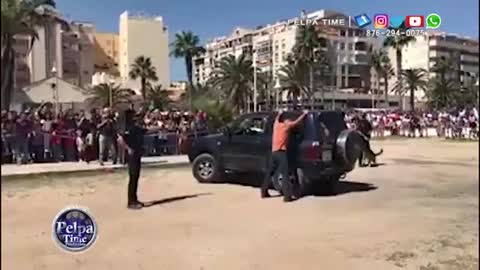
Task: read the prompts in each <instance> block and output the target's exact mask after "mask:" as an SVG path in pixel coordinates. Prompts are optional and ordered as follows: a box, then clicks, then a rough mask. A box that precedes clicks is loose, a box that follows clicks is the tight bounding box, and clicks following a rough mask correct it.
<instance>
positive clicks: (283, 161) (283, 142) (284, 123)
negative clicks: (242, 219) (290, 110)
mask: <svg viewBox="0 0 480 270" xmlns="http://www.w3.org/2000/svg"><path fill="white" fill-rule="evenodd" d="M307 113H308V111H304V113H303V114H302V115H301V116H300V117H298V118H297V119H296V120H295V121H291V120H287V119H286V117H285V113H284V112H283V111H280V112H279V113H278V114H277V116H276V118H275V122H274V124H273V135H272V156H271V158H270V164H269V165H268V169H267V174H266V175H265V179H264V180H263V184H262V187H261V197H262V198H267V197H270V194H269V193H268V188H269V187H270V184H271V181H272V176H273V175H275V174H276V173H277V172H279V173H280V174H281V175H282V177H283V178H282V192H283V201H284V202H290V201H292V200H293V194H292V193H293V183H292V182H291V181H290V177H289V168H288V157H287V143H288V136H289V132H290V130H291V129H292V128H294V127H295V126H297V125H298V124H299V123H300V122H302V120H303V118H304V117H305V116H306V115H307Z"/></svg>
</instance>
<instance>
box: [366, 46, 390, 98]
mask: <svg viewBox="0 0 480 270" xmlns="http://www.w3.org/2000/svg"><path fill="white" fill-rule="evenodd" d="M370 62H371V64H372V67H373V70H374V71H375V74H376V75H377V76H376V80H375V87H374V88H375V90H377V91H378V90H380V89H379V88H380V87H379V85H380V79H381V78H382V73H383V68H384V66H385V64H387V63H390V59H389V58H388V55H387V53H386V52H385V50H375V51H373V53H372V54H370Z"/></svg>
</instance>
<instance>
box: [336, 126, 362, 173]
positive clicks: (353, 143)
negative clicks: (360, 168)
mask: <svg viewBox="0 0 480 270" xmlns="http://www.w3.org/2000/svg"><path fill="white" fill-rule="evenodd" d="M336 151H337V156H339V157H340V158H341V162H342V164H343V167H344V168H345V169H346V171H347V172H349V171H351V170H353V169H354V168H355V163H356V162H357V160H358V159H359V157H360V155H361V153H362V141H361V137H360V135H359V134H358V132H357V131H354V130H348V129H345V130H343V131H342V132H341V133H340V135H338V137H337V139H336Z"/></svg>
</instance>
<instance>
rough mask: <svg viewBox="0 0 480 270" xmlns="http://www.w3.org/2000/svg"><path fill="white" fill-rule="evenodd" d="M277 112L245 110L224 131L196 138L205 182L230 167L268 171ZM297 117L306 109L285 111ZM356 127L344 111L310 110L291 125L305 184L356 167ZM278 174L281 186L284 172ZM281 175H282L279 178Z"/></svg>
mask: <svg viewBox="0 0 480 270" xmlns="http://www.w3.org/2000/svg"><path fill="white" fill-rule="evenodd" d="M276 114H277V113H276V112H274V113H271V112H259V113H250V114H244V115H241V116H239V117H238V118H237V119H235V120H234V121H233V122H231V123H230V124H228V125H227V126H225V127H224V128H223V129H221V132H219V133H216V134H211V135H208V136H204V137H201V138H198V139H197V140H195V141H194V142H193V144H192V148H191V151H190V153H189V160H190V161H191V162H192V165H193V166H192V167H193V168H192V170H193V175H194V176H195V178H196V179H197V180H198V181H199V182H202V183H208V182H217V181H221V179H222V178H223V176H224V173H225V172H226V171H228V172H233V173H236V172H239V173H261V174H264V173H266V170H267V168H268V162H269V159H270V156H271V145H272V132H273V124H274V121H275V117H276ZM285 114H286V118H287V119H289V120H294V119H296V118H297V117H299V116H300V115H301V112H295V111H293V112H285ZM355 140H356V135H355V132H352V131H351V130H348V129H347V126H346V124H345V121H344V114H343V112H338V111H314V112H309V113H308V114H307V115H306V116H305V118H304V119H303V121H302V122H301V123H300V124H299V125H297V126H296V127H295V128H293V129H292V130H291V131H290V135H289V142H288V147H287V149H288V150H287V154H288V157H289V167H290V168H291V169H292V170H293V173H297V176H298V178H299V182H300V183H302V185H312V184H314V183H327V184H334V182H335V181H338V179H339V178H340V176H342V175H344V174H346V173H347V172H349V171H351V170H352V169H353V168H354V164H355V161H356V160H357V159H358V156H359V153H360V150H359V149H358V148H357V147H355V143H354V142H355ZM282 177H284V176H276V177H275V179H272V180H274V181H272V182H273V183H274V186H275V189H280V188H279V187H280V185H281V183H280V182H281V178H282ZM279 178H280V179H279Z"/></svg>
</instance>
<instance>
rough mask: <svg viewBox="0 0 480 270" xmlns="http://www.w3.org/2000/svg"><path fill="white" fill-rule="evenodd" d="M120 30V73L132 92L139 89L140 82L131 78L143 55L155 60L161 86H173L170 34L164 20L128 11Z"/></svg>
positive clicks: (122, 17) (125, 13) (122, 16)
mask: <svg viewBox="0 0 480 270" xmlns="http://www.w3.org/2000/svg"><path fill="white" fill-rule="evenodd" d="M119 26H120V29H119V69H120V76H121V77H122V80H123V81H124V82H125V83H126V84H127V85H132V88H138V80H137V81H135V82H133V81H131V80H130V79H129V76H128V74H129V72H130V67H131V64H132V63H133V62H134V61H135V58H137V57H139V56H142V55H143V56H145V57H149V58H150V59H151V60H152V64H153V66H154V67H155V70H156V72H157V76H158V83H159V84H161V85H164V86H169V85H170V64H169V47H168V45H169V44H168V30H167V27H166V26H165V23H164V21H163V18H162V17H152V16H146V15H142V14H130V13H129V12H128V11H125V12H124V13H122V14H121V15H120V25H119ZM134 85H136V86H137V87H134Z"/></svg>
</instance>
